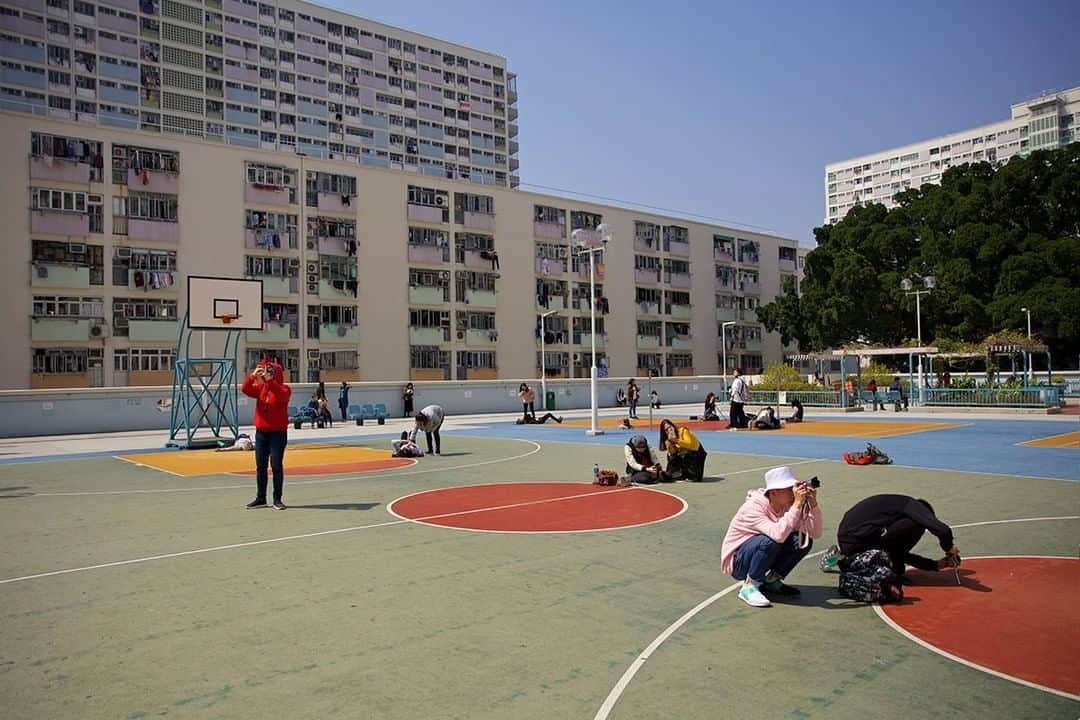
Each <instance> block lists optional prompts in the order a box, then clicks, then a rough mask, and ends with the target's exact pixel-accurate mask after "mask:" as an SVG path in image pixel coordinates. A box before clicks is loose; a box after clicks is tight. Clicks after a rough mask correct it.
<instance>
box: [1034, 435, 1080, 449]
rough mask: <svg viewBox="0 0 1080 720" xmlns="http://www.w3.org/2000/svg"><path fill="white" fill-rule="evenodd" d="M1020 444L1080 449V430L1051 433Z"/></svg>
mask: <svg viewBox="0 0 1080 720" xmlns="http://www.w3.org/2000/svg"><path fill="white" fill-rule="evenodd" d="M1020 444H1021V445H1027V446H1028V447H1043V448H1066V449H1069V450H1080V432H1067V433H1062V434H1060V435H1051V436H1050V437H1044V438H1038V439H1036V440H1028V441H1027V442H1022V443H1020Z"/></svg>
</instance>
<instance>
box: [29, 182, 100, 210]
mask: <svg viewBox="0 0 1080 720" xmlns="http://www.w3.org/2000/svg"><path fill="white" fill-rule="evenodd" d="M30 194H31V207H32V208H33V209H34V210H38V211H45V210H49V211H55V212H75V213H85V212H86V193H83V192H75V191H72V190H50V189H47V188H31V189H30Z"/></svg>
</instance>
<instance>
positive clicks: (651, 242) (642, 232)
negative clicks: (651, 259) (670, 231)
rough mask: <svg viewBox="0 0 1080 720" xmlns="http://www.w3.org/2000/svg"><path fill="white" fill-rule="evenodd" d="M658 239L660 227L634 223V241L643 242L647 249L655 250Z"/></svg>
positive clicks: (638, 221)
mask: <svg viewBox="0 0 1080 720" xmlns="http://www.w3.org/2000/svg"><path fill="white" fill-rule="evenodd" d="M659 237H660V226H659V225H655V224H653V223H649V222H641V221H640V220H635V221H634V241H635V242H643V243H645V244H646V245H647V246H648V247H649V248H652V249H654V250H655V249H656V245H657V240H658V239H659Z"/></svg>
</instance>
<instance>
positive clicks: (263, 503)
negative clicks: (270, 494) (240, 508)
mask: <svg viewBox="0 0 1080 720" xmlns="http://www.w3.org/2000/svg"><path fill="white" fill-rule="evenodd" d="M245 507H246V508H247V509H248V510H254V509H255V508H264V507H266V501H265V500H260V499H258V498H255V499H254V500H252V501H251V502H249V503H248V504H247V505H246V506H245Z"/></svg>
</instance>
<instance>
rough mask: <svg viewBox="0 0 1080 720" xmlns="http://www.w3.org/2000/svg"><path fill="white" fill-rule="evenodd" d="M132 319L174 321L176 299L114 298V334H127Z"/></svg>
mask: <svg viewBox="0 0 1080 720" xmlns="http://www.w3.org/2000/svg"><path fill="white" fill-rule="evenodd" d="M132 320H146V321H153V322H175V321H176V300H167V299H150V298H114V299H113V332H114V333H115V334H116V335H127V334H128V327H129V325H130V322H131V321H132Z"/></svg>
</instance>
